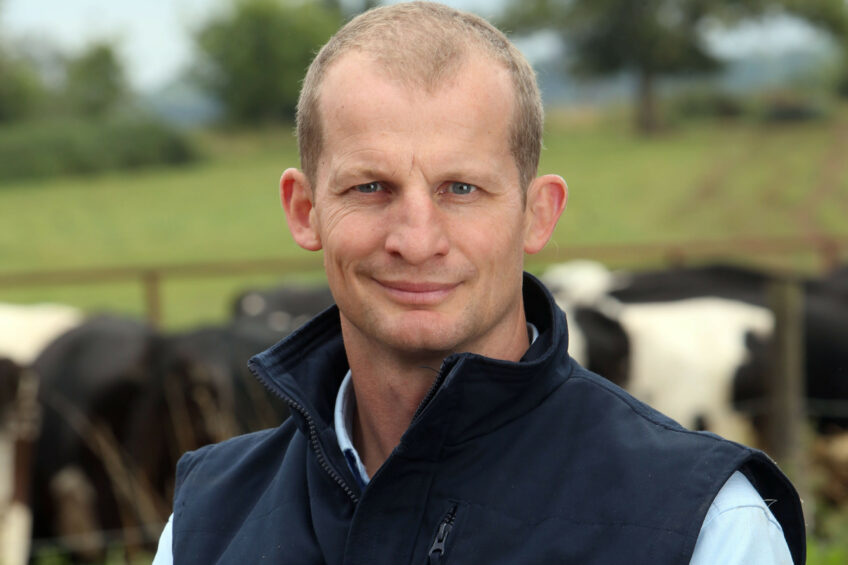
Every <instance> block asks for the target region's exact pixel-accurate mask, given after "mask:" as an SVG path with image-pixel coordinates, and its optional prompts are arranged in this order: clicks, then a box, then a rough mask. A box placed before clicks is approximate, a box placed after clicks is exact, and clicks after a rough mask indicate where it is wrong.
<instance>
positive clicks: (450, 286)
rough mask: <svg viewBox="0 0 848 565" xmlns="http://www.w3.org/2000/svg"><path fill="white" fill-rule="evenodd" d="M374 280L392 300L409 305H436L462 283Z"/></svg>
mask: <svg viewBox="0 0 848 565" xmlns="http://www.w3.org/2000/svg"><path fill="white" fill-rule="evenodd" d="M374 280H375V282H376V283H377V284H378V285H380V286H381V287H382V288H383V289H384V290H385V291H386V293H387V294H388V295H389V297H390V298H391V299H392V300H394V301H395V302H399V303H401V304H405V305H409V306H435V305H437V304H439V303H441V302H443V301H444V300H445V299H446V298H448V297H449V296H450V294H451V293H452V292H453V291H454V289H456V288H457V287H458V286H459V284H460V283H442V282H427V281H425V282H421V281H386V280H379V279H374Z"/></svg>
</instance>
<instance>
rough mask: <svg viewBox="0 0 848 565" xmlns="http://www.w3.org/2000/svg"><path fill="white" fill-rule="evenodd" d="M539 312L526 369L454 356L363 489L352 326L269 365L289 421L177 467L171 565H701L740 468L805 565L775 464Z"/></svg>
mask: <svg viewBox="0 0 848 565" xmlns="http://www.w3.org/2000/svg"><path fill="white" fill-rule="evenodd" d="M524 300H525V310H526V313H527V318H528V320H529V321H531V322H533V323H534V324H535V325H536V327H537V328H538V329H539V331H540V336H539V339H537V340H536V342H535V343H534V344H533V346H532V347H531V349H530V351H528V353H527V354H526V355H525V358H524V359H522V360H521V361H520V362H517V363H514V362H506V361H498V360H493V359H489V358H485V357H481V356H478V355H473V354H458V355H452V356H451V357H449V358H447V359H446V360H445V362H444V364H443V366H442V367H441V369H440V372H439V376H438V377H437V380H436V384H435V385H434V389H433V391H432V394H431V395H429V396H428V398H426V399H425V401H424V402H423V403H422V405H421V407H420V408H419V411H418V413H417V414H416V415H415V417H414V419H413V421H412V423H411V425H410V427H409V429H408V430H407V431H406V433H405V434H404V436H403V437H402V439H401V442H400V444H399V445H398V446H397V448H396V449H395V450H394V451H393V453H392V454H391V456H390V457H389V459H388V460H387V461H386V462H385V463H384V464H383V466H382V467H381V468H380V469H379V470H378V471H377V472H376V473H375V475H374V477H373V478H372V481H371V483H370V484H369V485H368V486H367V487H366V488H365V489H364V490H361V489H360V488H359V487H358V486H357V483H356V481H355V480H354V478H353V476H352V475H351V473H350V470H349V468H348V466H347V463H346V461H345V459H344V456H343V455H342V453H341V451H340V449H339V447H338V443H337V442H336V436H335V432H334V429H333V405H334V401H335V395H336V392H337V390H338V386H339V384H340V382H341V379H342V378H343V376H344V375H345V373H346V371H347V361H346V358H345V353H344V347H343V344H342V338H341V334H340V328H339V318H338V311H337V310H336V309H335V308H331V309H329V310H327V311H325V312H324V313H322V314H320V315H319V316H318V317H316V318H315V319H314V320H312V321H311V322H310V323H308V324H307V325H305V326H304V327H303V328H302V329H300V330H299V331H298V332H296V333H295V334H293V335H291V336H290V337H289V338H287V339H285V340H283V341H281V342H280V343H278V344H277V345H275V346H273V347H271V348H270V349H268V350H267V351H265V352H263V353H261V354H259V355H257V356H256V357H254V358H253V359H252V360H251V362H250V366H251V368H252V369H253V371H254V373H255V374H256V375H257V377H258V378H259V380H260V381H262V382H263V383H264V384H265V386H266V387H267V388H268V389H269V390H270V391H271V392H272V393H273V394H276V395H279V396H281V397H282V398H283V399H285V400H286V401H287V402H288V403H289V405H290V406H291V408H292V417H291V418H289V419H288V420H287V421H285V422H284V423H283V424H282V425H280V426H279V427H278V428H275V429H270V430H265V431H261V432H258V433H253V434H248V435H244V436H240V437H237V438H234V439H232V440H229V441H226V442H223V443H220V444H217V445H212V446H207V447H204V448H201V449H199V450H197V451H194V452H191V453H188V454H186V455H185V456H184V457H183V458H182V459H181V460H180V462H179V464H178V468H177V487H176V494H175V498H174V522H173V555H174V563H178V564H180V565H186V564H193V563H197V564H203V565H208V564H210V563H237V564H240V565H246V564H248V563H250V564H253V563H260V562H268V563H274V564H297V565H310V564H319V563H327V564H346V565H355V564H362V565H366V564H367V565H375V564H386V565H401V564H406V563H409V564H435V563H448V564H454V565H456V564H477V563H486V564H487V565H494V564H516V563H575V564H580V565H589V564H594V563H598V564H609V563H633V564H640V563H646V564H648V563H650V564H657V563H662V564H677V563H679V564H686V563H689V560H690V558H691V555H692V551H693V549H694V547H695V542H696V540H697V538H698V533H699V531H700V528H701V525H702V522H703V519H704V516H705V515H706V512H707V509H708V508H709V506H710V503H711V502H712V500H713V498H714V497H715V495H716V494H717V492H718V491H719V489H720V488H721V486H722V485H723V484H724V482H725V481H726V480H727V479H728V477H729V476H730V475H731V474H732V473H733V472H734V471H736V470H740V471H742V472H743V473H744V474H745V475H746V476H747V477H748V479H749V480H750V481H751V482H752V484H753V485H754V486H755V488H756V489H757V490H758V491H759V493H760V494H761V495H762V496H763V498H765V499H767V500H769V501H774V502H773V503H772V504H771V510H772V512H773V513H774V515H775V517H776V518H777V519H778V520H779V521H780V523H781V525H782V527H783V531H784V535H785V536H786V539H787V542H788V544H789V547H790V550H791V552H792V555H793V558H794V560H795V563H804V559H805V541H804V539H805V536H804V520H803V516H802V513H801V506H800V501H799V499H798V496H797V494H796V492H795V490H794V489H793V487H792V485H791V484H790V482H789V481H788V480H787V479H786V477H785V476H784V475H783V474H782V473H781V472H780V471H779V470H778V469H777V467H776V466H775V465H774V463H772V461H771V460H770V459H769V458H768V457H767V456H765V455H764V454H763V453H761V452H759V451H756V450H753V449H750V448H747V447H744V446H741V445H738V444H735V443H732V442H729V441H726V440H723V439H721V438H719V437H717V436H715V435H712V434H708V433H698V432H691V431H687V430H685V429H683V428H682V427H680V426H679V425H678V424H676V423H675V422H673V421H672V420H670V419H668V418H667V417H665V416H663V415H662V414H660V413H658V412H656V411H655V410H653V409H651V408H650V407H648V406H646V405H644V404H642V403H641V402H639V401H637V400H635V399H634V398H633V397H631V396H630V395H629V394H627V393H626V392H625V391H623V390H621V389H620V388H618V387H616V386H615V385H613V384H611V383H610V382H608V381H606V380H605V379H603V378H601V377H599V376H597V375H595V374H593V373H590V372H588V371H586V370H585V369H583V368H582V367H580V366H579V365H577V364H576V363H575V362H574V361H573V360H572V359H570V358H569V357H568V355H567V345H568V338H567V328H566V322H565V316H564V315H563V313H562V312H561V311H560V310H559V308H557V307H556V305H555V304H554V302H553V300H552V298H551V296H550V295H549V293H548V292H547V290H546V289H545V288H544V287H543V286H542V285H541V283H539V282H538V281H537V280H536V279H534V278H533V277H531V276H530V275H525V281H524Z"/></svg>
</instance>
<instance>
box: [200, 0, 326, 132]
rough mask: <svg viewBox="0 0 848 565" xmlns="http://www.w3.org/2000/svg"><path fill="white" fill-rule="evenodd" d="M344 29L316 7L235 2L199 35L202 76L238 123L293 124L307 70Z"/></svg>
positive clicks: (246, 0)
mask: <svg viewBox="0 0 848 565" xmlns="http://www.w3.org/2000/svg"><path fill="white" fill-rule="evenodd" d="M340 23H341V16H340V14H339V13H338V12H337V11H335V10H330V9H328V8H325V7H323V6H321V5H319V4H316V3H313V2H299V3H297V2H293V1H289V2H285V1H278V0H235V3H234V5H233V9H232V11H231V13H229V14H227V15H225V16H223V17H220V18H218V19H215V20H213V21H211V22H209V23H208V24H206V25H205V26H204V27H203V28H202V29H201V30H200V31H199V32H198V33H197V34H196V37H195V39H196V42H197V45H198V47H199V49H200V51H201V53H202V56H203V57H204V65H203V66H202V67H201V68H200V69H199V70H198V73H199V76H200V78H201V81H202V83H203V84H204V85H205V86H206V87H207V88H209V89H210V91H211V92H212V93H213V94H214V95H216V96H217V97H218V98H219V100H220V101H221V102H222V103H223V105H224V106H225V108H226V109H227V112H228V114H229V118H230V119H231V120H232V121H234V122H239V123H259V122H263V121H287V120H291V119H292V118H293V116H294V110H295V107H296V105H297V97H298V94H299V91H300V84H301V80H302V78H303V75H304V73H305V72H306V68H307V67H308V66H309V63H310V62H311V61H312V57H313V56H314V54H315V52H316V51H317V50H318V48H320V46H321V45H322V44H323V43H325V42H326V40H327V39H328V38H329V37H330V35H332V33H333V32H334V31H335V30H336V29H337V28H338V26H339V25H340Z"/></svg>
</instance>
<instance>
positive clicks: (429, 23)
mask: <svg viewBox="0 0 848 565" xmlns="http://www.w3.org/2000/svg"><path fill="white" fill-rule="evenodd" d="M352 52H360V53H364V54H367V55H368V56H370V57H373V58H374V60H375V61H376V62H377V63H378V64H379V65H380V66H381V68H382V69H383V70H384V71H385V72H386V73H387V74H388V75H389V76H391V77H393V78H394V79H395V80H398V81H400V82H403V83H405V84H408V85H409V86H410V87H414V88H421V89H424V90H427V91H429V92H433V91H435V90H437V89H438V88H440V86H441V85H442V84H443V83H444V80H445V79H446V78H447V77H449V76H450V75H451V74H453V73H456V72H458V69H459V68H460V67H461V66H462V64H463V62H465V61H466V60H467V59H468V58H469V57H471V56H473V55H483V56H485V57H486V58H487V59H489V60H491V62H492V64H494V65H502V66H503V67H504V68H505V69H506V70H507V71H508V73H509V76H510V79H511V83H512V87H513V89H514V95H515V102H516V104H515V106H514V111H513V116H511V127H510V132H509V146H510V150H511V152H512V155H513V158H514V159H515V163H516V166H517V167H518V172H519V179H520V180H519V182H520V184H521V188H522V189H523V190H526V189H527V186H528V185H529V184H530V181H531V180H532V179H533V177H535V176H536V169H537V167H538V164H539V153H540V151H541V146H542V125H543V123H542V122H543V114H542V101H541V97H540V95H539V90H538V87H537V86H536V78H535V75H534V73H533V69H532V67H531V66H530V65H529V63H528V62H527V60H526V59H525V58H524V57H523V56H522V55H521V53H520V52H519V51H518V50H517V49H516V48H515V46H514V45H512V43H510V42H509V40H508V39H507V38H506V37H505V36H504V35H503V33H501V32H500V31H498V30H497V29H496V28H495V27H493V26H492V25H491V24H489V23H488V22H487V21H486V20H484V19H483V18H480V17H479V16H475V15H473V14H469V13H465V12H460V11H457V10H454V9H453V8H449V7H448V6H444V5H441V4H434V3H429V2H409V3H404V4H395V5H392V6H384V7H381V8H377V9H374V10H370V11H368V12H365V13H364V14H361V15H360V16H358V17H357V18H354V19H353V20H352V21H351V22H349V23H348V24H347V25H345V26H344V27H343V28H342V29H341V30H339V31H338V32H337V33H336V34H335V35H334V36H333V37H332V39H330V41H329V42H328V43H327V44H326V45H325V46H324V47H323V48H322V49H321V51H320V52H319V53H318V55H317V56H316V58H315V60H314V61H313V63H312V65H310V67H309V71H308V72H307V74H306V78H305V79H304V82H303V88H302V90H301V94H300V100H299V102H298V111H297V137H298V143H299V148H300V160H301V167H302V169H303V171H304V172H305V173H306V175H307V178H309V180H310V181H312V182H313V183H314V181H315V178H316V174H317V168H318V160H319V158H320V156H321V152H322V150H323V139H324V136H323V128H324V127H325V125H324V124H325V120H326V117H325V116H322V115H321V113H320V111H319V101H320V97H321V92H322V86H323V82H324V78H325V76H326V74H327V70H328V69H329V68H330V67H331V66H332V65H333V64H334V63H335V62H337V61H338V60H339V59H341V58H342V57H343V56H344V55H346V54H350V53H352Z"/></svg>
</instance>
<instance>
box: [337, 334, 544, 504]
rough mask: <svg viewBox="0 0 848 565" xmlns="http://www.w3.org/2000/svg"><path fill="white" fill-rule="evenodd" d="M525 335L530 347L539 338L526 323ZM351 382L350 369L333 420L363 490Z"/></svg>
mask: <svg viewBox="0 0 848 565" xmlns="http://www.w3.org/2000/svg"><path fill="white" fill-rule="evenodd" d="M527 333H528V335H529V337H530V345H532V344H533V342H535V341H536V338H538V337H539V330H538V329H537V328H536V326H534V325H533V324H531V323H530V322H527ZM351 382H352V379H351V373H350V369H348V371H347V374H346V375H345V377H344V379H343V380H342V384H341V386H339V392H338V393H337V394H336V405H335V412H334V414H333V420H334V424H335V428H336V439H337V441H338V442H339V447H340V448H341V450H342V453H343V454H344V456H345V460H347V465H348V467H350V470H351V472H352V473H353V476H354V478H355V479H356V482H357V483H358V484H359V487H360V488H365V486H366V485H367V484H368V482H369V481H370V480H371V477H369V476H368V472H367V471H366V470H365V465H364V464H363V463H362V459H361V458H360V457H359V452H358V451H356V448H355V447H354V446H353V441H352V440H351V435H352V431H353V411H354V409H355V408H356V397H354V395H353V388H352V387H351Z"/></svg>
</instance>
